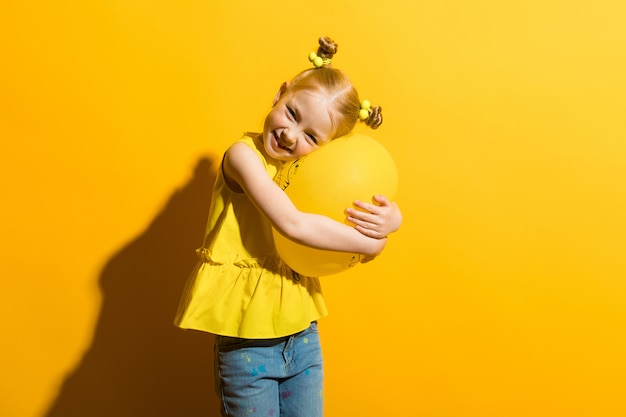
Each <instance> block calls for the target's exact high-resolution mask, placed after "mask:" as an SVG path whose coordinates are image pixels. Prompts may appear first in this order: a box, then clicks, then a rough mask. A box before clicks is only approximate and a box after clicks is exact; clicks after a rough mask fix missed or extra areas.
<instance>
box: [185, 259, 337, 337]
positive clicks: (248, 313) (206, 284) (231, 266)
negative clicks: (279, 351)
mask: <svg viewBox="0 0 626 417" xmlns="http://www.w3.org/2000/svg"><path fill="white" fill-rule="evenodd" d="M197 253H198V256H199V257H200V260H201V262H199V263H198V265H197V266H196V269H195V270H194V272H193V273H192V276H191V277H190V278H189V280H188V282H187V285H186V287H185V290H184V292H183V298H182V300H181V303H180V306H179V310H178V313H177V315H176V320H175V324H176V325H177V326H179V327H182V328H188V329H195V330H202V331H207V332H210V333H214V334H220V335H224V336H231V337H243V338H274V337H282V336H286V335H291V334H294V333H297V332H298V331H301V330H302V329H304V328H306V327H307V326H308V324H309V323H310V322H311V321H314V320H317V319H319V318H321V317H324V316H326V315H327V309H326V305H325V303H324V299H323V296H322V291H321V287H320V284H319V280H318V279H317V278H311V277H300V276H298V275H297V274H295V275H293V274H292V271H291V269H290V268H289V267H288V266H287V265H285V264H284V263H281V262H276V261H274V262H268V261H267V260H259V259H240V260H235V261H232V262H229V263H227V264H225V263H221V262H216V261H215V260H214V259H212V258H211V257H210V255H209V253H208V251H207V250H206V249H205V250H202V249H199V250H198V251H197ZM268 264H273V265H268ZM268 266H270V267H269V268H268Z"/></svg>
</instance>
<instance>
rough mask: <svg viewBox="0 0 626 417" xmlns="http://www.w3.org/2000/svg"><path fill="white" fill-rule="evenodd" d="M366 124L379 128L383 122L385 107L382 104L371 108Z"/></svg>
mask: <svg viewBox="0 0 626 417" xmlns="http://www.w3.org/2000/svg"><path fill="white" fill-rule="evenodd" d="M365 124H366V125H368V126H369V127H371V128H372V129H376V128H378V126H380V125H381V124H383V109H382V107H380V106H374V107H372V108H371V111H370V114H369V116H368V117H367V119H366V120H365Z"/></svg>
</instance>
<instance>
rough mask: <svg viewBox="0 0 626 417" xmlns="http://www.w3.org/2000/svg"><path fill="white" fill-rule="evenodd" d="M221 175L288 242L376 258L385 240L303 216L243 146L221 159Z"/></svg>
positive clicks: (320, 218) (235, 146) (318, 217)
mask: <svg viewBox="0 0 626 417" xmlns="http://www.w3.org/2000/svg"><path fill="white" fill-rule="evenodd" d="M224 174H225V175H226V180H227V181H229V182H231V183H232V182H233V181H234V182H236V183H237V184H238V185H239V186H240V187H241V189H242V190H243V192H245V193H246V195H247V196H248V198H249V199H250V200H251V201H252V202H253V203H254V205H255V206H256V207H257V208H258V209H259V211H261V212H262V213H263V214H264V215H265V216H266V217H267V218H268V220H269V221H270V223H271V224H272V226H273V227H274V228H275V229H276V230H277V231H278V232H279V233H281V234H282V235H284V236H286V237H288V238H289V239H291V240H293V241H295V242H297V243H300V244H303V245H306V246H311V247H313V248H317V249H324V250H335V251H342V252H354V253H360V254H363V255H368V256H376V255H378V254H380V253H381V252H382V250H383V249H384V247H385V244H386V239H384V238H383V239H372V238H371V237H368V236H366V235H365V234H362V233H360V232H359V231H358V230H356V229H355V228H354V227H351V226H348V225H346V224H342V223H339V222H337V221H335V220H332V219H330V218H328V217H325V216H322V215H318V214H313V213H303V212H301V211H299V210H298V209H297V208H296V207H295V206H294V204H293V203H292V202H291V200H290V199H289V197H288V196H287V194H285V192H284V191H283V190H281V189H280V187H279V186H278V185H276V184H275V183H274V181H273V180H272V179H271V178H270V177H269V176H268V175H267V173H266V171H265V168H264V167H263V164H262V163H261V161H260V160H259V158H258V156H257V155H256V154H255V153H254V151H253V150H252V149H250V148H249V147H248V146H247V145H245V144H243V143H235V144H233V145H232V146H231V147H230V148H229V150H228V151H227V152H226V155H225V158H224Z"/></svg>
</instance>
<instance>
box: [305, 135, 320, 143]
mask: <svg viewBox="0 0 626 417" xmlns="http://www.w3.org/2000/svg"><path fill="white" fill-rule="evenodd" d="M306 135H307V136H308V137H309V139H310V140H311V141H312V142H313V143H315V144H316V145H317V138H316V137H315V136H313V135H312V134H311V133H307V134H306Z"/></svg>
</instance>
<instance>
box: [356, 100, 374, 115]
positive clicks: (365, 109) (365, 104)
mask: <svg viewBox="0 0 626 417" xmlns="http://www.w3.org/2000/svg"><path fill="white" fill-rule="evenodd" d="M371 106H372V105H371V104H370V102H369V100H363V101H362V102H361V106H360V107H361V108H360V110H359V119H361V120H367V118H368V117H370V107H371Z"/></svg>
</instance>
